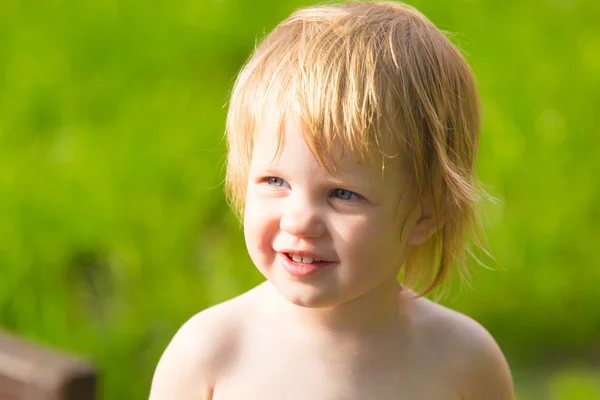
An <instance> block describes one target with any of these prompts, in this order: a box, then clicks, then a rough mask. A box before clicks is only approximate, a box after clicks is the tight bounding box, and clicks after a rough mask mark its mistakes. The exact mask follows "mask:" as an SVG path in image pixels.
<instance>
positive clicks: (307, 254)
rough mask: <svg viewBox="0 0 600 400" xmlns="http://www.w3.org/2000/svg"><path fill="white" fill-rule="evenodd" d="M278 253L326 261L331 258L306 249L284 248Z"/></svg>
mask: <svg viewBox="0 0 600 400" xmlns="http://www.w3.org/2000/svg"><path fill="white" fill-rule="evenodd" d="M278 253H283V254H295V255H298V256H300V257H310V258H312V259H316V260H321V261H328V262H331V261H332V260H329V259H327V258H326V257H322V256H320V255H318V254H317V253H313V252H312V251H307V250H293V249H284V250H279V251H278Z"/></svg>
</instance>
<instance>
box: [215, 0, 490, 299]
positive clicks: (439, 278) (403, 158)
mask: <svg viewBox="0 0 600 400" xmlns="http://www.w3.org/2000/svg"><path fill="white" fill-rule="evenodd" d="M270 102H274V103H272V104H276V108H277V110H278V114H279V115H278V118H279V120H278V122H279V124H278V126H279V127H280V129H279V143H281V134H282V130H283V124H284V119H285V115H286V114H289V113H291V112H293V113H295V115H297V116H298V117H299V119H300V121H301V122H302V124H303V127H304V128H305V129H304V133H303V134H304V140H305V141H306V143H307V145H308V146H309V148H310V149H311V151H312V152H313V154H314V155H315V157H316V158H317V160H318V161H319V163H321V165H322V166H324V167H326V168H328V169H329V168H331V167H333V168H335V162H333V161H332V160H331V156H330V155H331V154H333V149H334V145H336V144H337V145H339V144H341V145H342V152H344V151H349V152H351V154H352V155H353V156H354V157H355V159H356V160H357V161H358V162H369V161H370V160H373V159H375V158H380V159H381V160H383V161H384V162H385V160H386V159H394V160H399V161H398V162H399V163H400V164H401V165H402V166H403V167H404V169H405V170H406V171H407V172H408V173H409V176H410V177H411V180H412V181H413V182H414V185H415V188H416V193H417V196H418V197H417V198H418V199H423V198H425V197H427V198H430V199H431V200H432V201H433V204H434V208H435V211H434V212H435V215H436V218H439V220H442V219H443V221H444V223H443V224H441V223H440V224H439V228H440V229H439V230H438V231H437V233H436V234H434V235H433V236H432V237H431V238H430V239H429V240H428V241H427V242H426V243H424V244H422V245H420V246H417V248H416V249H415V250H414V251H412V252H411V255H410V256H409V258H408V259H407V260H406V262H405V265H404V266H403V270H402V271H403V274H404V282H405V283H406V284H407V285H409V286H412V287H415V286H419V287H422V286H423V285H424V287H425V290H424V291H422V292H421V294H427V293H429V292H431V291H432V290H434V289H436V288H437V287H439V286H440V285H441V284H442V282H443V281H444V280H445V279H446V277H447V275H448V272H449V270H450V269H451V266H452V265H453V264H457V265H458V272H459V274H460V276H461V277H466V276H468V270H467V268H466V264H465V257H464V255H465V239H466V236H467V234H470V233H473V228H474V227H475V225H476V224H475V223H476V222H477V215H476V212H475V203H476V201H477V200H478V193H479V192H478V190H477V180H476V177H475V175H474V172H473V167H474V162H475V153H476V149H477V142H478V135H479V129H480V110H479V95H478V93H477V89H476V86H475V81H474V77H473V74H472V72H471V70H470V68H469V66H468V64H467V62H466V61H465V59H464V57H463V56H462V54H461V52H460V51H459V50H458V49H457V48H456V47H455V46H454V45H453V44H452V42H451V41H450V40H449V39H448V38H447V37H446V36H445V34H444V33H443V32H442V31H440V30H439V29H438V28H436V27H435V25H433V23H431V22H430V21H429V20H428V19H427V18H426V17H425V16H424V15H423V14H421V13H420V12H418V11H417V10H416V9H414V8H413V7H411V6H408V5H406V4H401V3H395V2H369V3H360V2H355V3H348V4H334V5H324V6H314V7H307V8H303V9H299V10H297V11H296V12H294V13H293V14H292V15H290V16H289V17H288V18H287V19H286V20H284V21H283V22H281V23H280V24H279V25H278V26H277V27H276V28H275V29H274V30H273V31H272V32H271V33H270V34H269V35H267V36H266V37H265V38H264V40H263V41H262V42H261V43H260V44H259V45H258V46H257V47H256V49H255V51H254V53H253V54H252V56H251V57H250V59H249V60H248V61H247V63H246V64H245V66H244V67H243V69H242V70H241V72H240V74H239V76H238V78H237V80H236V83H235V86H234V88H233V92H232V96H231V100H230V105H229V112H228V116H227V140H228V147H229V152H228V163H227V176H226V191H227V196H228V200H229V202H230V204H231V205H232V207H233V208H234V210H236V211H237V212H238V213H239V215H242V214H243V206H244V201H245V192H246V185H247V177H248V171H249V167H250V163H251V158H252V150H253V143H254V137H255V133H256V130H257V128H258V124H260V122H261V120H262V119H263V118H264V117H265V115H266V113H267V108H268V104H269V103H270Z"/></svg>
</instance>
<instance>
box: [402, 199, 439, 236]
mask: <svg viewBox="0 0 600 400" xmlns="http://www.w3.org/2000/svg"><path fill="white" fill-rule="evenodd" d="M434 210H435V209H434V206H433V202H429V201H426V202H420V203H419V205H418V206H417V208H416V210H415V212H417V213H418V214H419V216H418V218H417V222H415V224H414V226H413V227H412V229H411V231H410V235H409V236H408V240H407V242H408V244H409V245H411V246H419V245H421V244H423V243H425V242H426V241H427V240H429V238H430V237H432V236H433V235H434V234H435V233H436V232H438V231H439V230H440V229H442V227H443V226H444V222H445V220H444V216H443V213H442V212H440V211H439V210H438V213H437V216H436V213H435V211H434Z"/></svg>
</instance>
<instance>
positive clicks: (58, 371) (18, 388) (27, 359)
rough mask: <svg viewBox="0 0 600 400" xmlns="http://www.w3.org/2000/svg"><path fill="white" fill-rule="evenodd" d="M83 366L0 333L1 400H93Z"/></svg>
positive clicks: (90, 377) (92, 384)
mask: <svg viewBox="0 0 600 400" xmlns="http://www.w3.org/2000/svg"><path fill="white" fill-rule="evenodd" d="M96 380H97V376H96V371H95V370H94V369H93V368H92V367H91V366H90V365H89V364H88V363H86V362H84V361H82V360H78V359H75V358H73V357H70V356H66V355H64V354H60V353H58V352H56V351H54V350H50V349H47V348H44V347H42V346H40V345H34V344H31V343H29V342H26V341H25V340H22V339H17V338H14V337H12V336H8V335H6V334H2V333H1V332H0V400H93V399H95V392H96Z"/></svg>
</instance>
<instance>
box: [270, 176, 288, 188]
mask: <svg viewBox="0 0 600 400" xmlns="http://www.w3.org/2000/svg"><path fill="white" fill-rule="evenodd" d="M267 183H268V184H269V185H270V186H275V187H281V186H284V185H285V184H287V182H286V181H284V180H283V179H281V178H278V177H276V176H269V177H268V178H267Z"/></svg>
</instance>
